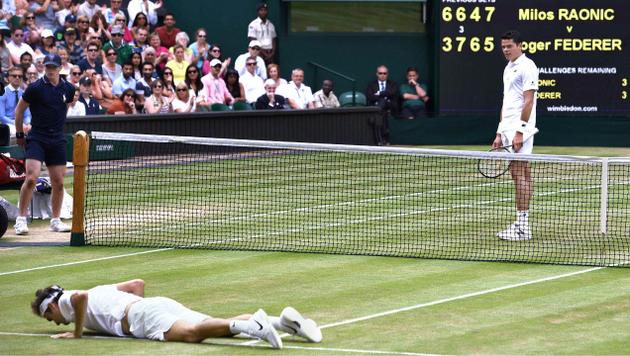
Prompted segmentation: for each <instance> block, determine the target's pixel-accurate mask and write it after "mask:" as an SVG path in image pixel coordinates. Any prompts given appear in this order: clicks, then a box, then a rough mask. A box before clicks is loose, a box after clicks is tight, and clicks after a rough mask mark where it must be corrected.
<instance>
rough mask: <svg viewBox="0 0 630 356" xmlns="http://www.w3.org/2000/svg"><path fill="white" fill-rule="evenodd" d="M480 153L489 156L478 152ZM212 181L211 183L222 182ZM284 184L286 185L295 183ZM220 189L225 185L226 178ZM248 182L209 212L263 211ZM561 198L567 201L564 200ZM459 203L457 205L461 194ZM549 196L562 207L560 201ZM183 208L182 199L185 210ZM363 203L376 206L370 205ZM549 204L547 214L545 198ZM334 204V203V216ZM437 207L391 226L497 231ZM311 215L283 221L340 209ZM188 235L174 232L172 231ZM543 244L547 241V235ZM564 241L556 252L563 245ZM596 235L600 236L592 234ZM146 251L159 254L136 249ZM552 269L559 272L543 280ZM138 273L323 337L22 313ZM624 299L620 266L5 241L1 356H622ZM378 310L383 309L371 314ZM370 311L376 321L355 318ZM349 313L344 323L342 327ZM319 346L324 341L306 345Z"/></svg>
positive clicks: (201, 304)
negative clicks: (45, 290)
mask: <svg viewBox="0 0 630 356" xmlns="http://www.w3.org/2000/svg"><path fill="white" fill-rule="evenodd" d="M449 148H452V147H449ZM467 148H471V147H467ZM478 149H480V150H483V149H485V147H484V148H482V147H478ZM549 150H550V151H546V149H545V148H541V147H537V148H536V152H538V153H557V152H558V151H564V153H566V154H571V155H602V156H622V155H624V154H623V152H627V150H626V149H617V150H616V149H606V150H595V149H590V148H584V149H574V148H571V149H562V148H555V147H554V148H549ZM595 152H596V153H595ZM340 164H341V163H340V162H335V164H334V165H333V163H331V166H335V165H336V166H337V168H339V167H342V168H345V167H344V166H343V165H341V166H340ZM287 169H288V168H287ZM236 171H237V172H238V173H239V174H241V175H249V176H252V175H255V173H259V174H261V175H262V173H264V172H263V171H262V170H261V168H260V167H257V168H256V169H254V170H251V171H250V172H249V173H248V172H244V171H243V170H236ZM153 173H155V172H153ZM352 177H353V178H352V179H348V185H349V186H351V187H353V191H354V193H355V195H356V197H361V198H363V199H367V198H370V197H374V196H377V197H378V196H379V194H380V193H381V192H382V191H379V189H383V187H384V185H385V183H386V180H381V179H375V180H370V179H367V178H365V175H362V174H361V170H359V171H358V172H356V174H355V175H353V176H352ZM323 178H326V179H323V180H322V181H321V182H325V181H326V180H329V179H331V178H335V179H337V180H339V179H340V176H335V174H330V175H328V176H327V177H323ZM377 178H378V177H377ZM278 179H280V180H281V179H282V175H278ZM474 179H476V178H472V176H471V177H468V178H466V180H465V182H467V183H470V182H476V180H474ZM408 180H409V181H410V182H411V183H410V186H408V187H406V188H405V192H406V193H410V192H411V193H413V192H416V191H417V190H416V189H417V188H421V184H419V183H413V182H415V181H414V180H411V179H408ZM208 181H210V179H209V177H208ZM180 182H181V181H180ZM213 182H214V183H213V184H219V180H213ZM340 182H342V183H343V181H340ZM150 184H151V183H149V185H150ZM225 184H227V181H226V182H225ZM575 184H578V185H577V187H584V186H588V185H589V184H590V183H589V182H582V183H578V182H576V183H575ZM580 184H581V185H580ZM279 186H282V187H290V186H291V184H289V183H287V184H286V185H283V184H280V185H279ZM163 188H164V187H163ZM197 188H198V189H199V190H198V191H197V192H196V194H206V193H207V192H206V191H205V190H204V189H206V188H204V187H203V186H199V187H197ZM222 188H227V185H223V186H222ZM438 188H440V187H439V186H433V189H434V190H435V189H438ZM442 188H443V187H442ZM157 189H158V187H157V186H156V187H155V190H153V188H151V187H149V188H148V189H147V190H148V191H149V192H152V193H149V194H146V195H137V196H135V195H134V196H133V197H134V198H136V203H137V204H138V205H140V206H143V208H144V209H145V210H146V209H148V208H150V207H151V204H150V203H151V202H155V201H156V199H157V197H159V196H158V195H156V194H155V192H156V191H157ZM248 189H250V192H251V193H250V194H254V195H253V196H251V197H247V199H245V197H246V196H245V195H243V197H244V198H243V199H244V203H242V204H236V205H233V206H230V205H229V204H226V205H224V206H221V208H220V209H219V208H217V207H218V205H216V204H217V202H216V201H215V205H214V206H213V209H210V211H212V212H213V213H217V212H218V213H221V214H223V215H226V216H234V215H230V214H238V213H241V214H251V213H253V212H256V211H259V210H258V209H261V207H262V208H264V206H265V205H264V204H256V201H257V200H256V199H255V198H256V197H255V194H256V192H258V193H260V194H263V195H264V194H267V192H268V191H269V190H270V189H273V185H271V186H270V185H267V186H265V185H264V184H263V185H261V184H260V183H259V182H256V183H255V184H251V185H250V186H248ZM293 189H304V187H302V188H300V186H299V185H298V186H296V187H294V188H293ZM537 189H541V190H540V192H550V191H551V190H552V189H554V186H553V185H552V184H546V185H545V184H541V185H540V186H539V188H537ZM162 190H167V191H170V192H171V193H172V197H174V198H177V199H179V200H181V201H182V202H186V200H187V199H189V198H191V197H187V196H186V194H185V193H184V192H183V191H181V190H177V189H176V187H175V186H168V188H167V189H162ZM238 191H239V190H238V189H235V190H234V192H238ZM490 191H491V192H492V190H490ZM234 192H233V193H234ZM305 192H306V193H309V194H306V193H305V198H306V199H305V201H308V202H309V203H311V204H312V203H316V204H319V203H321V201H327V200H329V199H328V198H330V199H332V200H333V201H334V199H335V197H334V196H332V197H330V196H327V195H326V194H325V193H321V192H319V193H318V191H314V190H312V189H311V190H310V191H309V190H308V189H305ZM107 194H108V196H107V197H106V198H104V199H102V202H101V203H102V204H103V206H106V205H107V204H108V203H114V202H116V201H117V200H120V201H121V202H122V201H123V200H122V199H118V198H119V196H118V195H112V194H115V193H111V192H109V193H107ZM580 194H581V195H577V196H575V197H574V198H573V200H572V201H571V203H572V204H573V205H574V206H581V208H580V209H583V210H586V211H588V210H590V209H592V206H594V205H596V203H595V202H594V201H593V200H592V196H591V193H590V192H589V191H588V190H584V191H581V193H580ZM560 196H561V197H562V198H563V199H571V195H566V196H562V195H560ZM214 198H216V199H218V202H221V200H220V199H221V196H220V195H215V196H214ZM432 198H434V196H433V197H432V196H429V197H425V198H422V199H421V198H418V199H416V200H410V201H407V202H406V203H408V204H410V205H413V204H416V203H418V202H422V203H426V204H428V203H431V200H432ZM460 198H461V197H460V196H459V195H455V194H454V195H452V196H450V199H451V202H457V201H458V200H457V199H460ZM544 198H545V196H541V197H539V198H538V199H544ZM143 201H144V203H143ZM463 201H465V200H461V201H459V202H460V203H461V202H463ZM555 201H556V202H559V200H558V199H556V200H555ZM143 204H145V205H143ZM291 204H292V202H291V200H290V199H288V198H287V197H286V196H284V195H282V194H281V195H279V196H278V197H277V199H276V200H275V201H274V202H273V204H271V206H272V207H278V206H283V207H285V208H287V207H288V208H289V209H290V208H291V206H292V205H291ZM580 204H582V205H580ZM617 204H619V206H618V207H617V209H618V210H616V211H615V213H616V214H617V215H618V216H619V217H620V218H622V219H626V217H627V216H628V214H627V210H625V209H627V201H626V200H623V199H621V200H619V201H618V202H617ZM376 205H379V203H376ZM185 206H187V205H186V204H182V205H181V207H185ZM371 207H372V208H374V207H375V205H371ZM378 208H379V209H381V210H380V211H385V212H391V210H388V209H391V207H389V208H388V205H387V204H383V203H380V206H378ZM103 209H104V207H103ZM548 209H555V208H554V207H553V206H551V205H549V207H548ZM393 210H394V211H396V209H393ZM503 210H505V211H506V212H507V211H511V210H512V205H511V203H510V202H509V201H507V202H504V203H501V204H496V205H495V204H489V205H487V206H486V209H480V210H479V214H489V215H492V214H494V215H497V214H503V213H501V212H502V211H503ZM356 211H361V210H356ZM356 211H355V212H356ZM576 211H578V210H576ZM337 212H339V211H335V213H337ZM363 212H364V213H365V212H367V210H363ZM146 213H147V214H149V215H148V216H147V220H149V221H151V220H156V216H155V208H154V210H146ZM171 213H172V211H171ZM137 214H139V213H137ZM151 214H153V215H154V216H151ZM440 214H441V213H439V212H435V214H434V215H432V219H429V220H427V219H426V217H423V218H422V219H421V218H418V219H410V218H405V217H402V218H400V219H399V220H398V221H396V222H395V225H393V226H396V227H397V228H399V227H406V228H407V229H408V230H406V231H408V232H410V233H411V232H412V231H414V230H416V229H417V230H420V231H423V230H422V229H425V230H427V229H428V230H430V229H434V228H435V227H436V226H438V227H441V228H443V229H444V230H445V234H448V233H449V231H448V228H447V227H448V226H449V223H450V222H452V221H459V222H461V223H463V224H467V225H468V226H474V227H475V228H479V229H488V231H494V230H491V229H490V228H491V227H492V228H494V224H493V223H488V224H486V225H484V224H479V223H478V219H476V217H475V216H468V217H467V216H464V215H462V216H459V220H453V219H455V218H456V217H457V215H452V214H444V213H442V214H441V215H440ZM165 216H168V215H165ZM181 216H183V215H178V218H179V219H182V218H181ZM317 216H318V215H317V214H314V213H313V214H311V215H309V217H308V218H306V219H304V218H302V219H301V220H292V221H288V223H290V224H293V225H291V226H292V227H296V228H297V229H299V228H300V227H303V225H305V224H306V225H309V226H311V225H312V226H315V225H316V224H317V223H326V222H330V221H338V220H335V219H336V218H335V216H334V214H333V215H331V216H327V217H325V218H326V219H328V220H322V221H312V219H315V218H316V217H317ZM477 216H482V215H477ZM224 217H225V216H224ZM449 219H451V220H450V221H449ZM394 220H395V219H394ZM207 222H208V221H207V219H206V220H203V219H202V220H200V221H198V223H199V224H202V223H207ZM268 222H270V223H271V222H273V223H274V224H276V223H278V220H273V219H272V220H268ZM537 223H538V224H539V226H540V227H542V228H544V230H543V229H541V230H539V231H540V232H541V233H545V234H549V233H550V232H549V231H547V230H550V231H553V230H554V229H563V228H564V225H566V224H571V223H574V222H573V221H572V220H570V219H569V218H567V220H565V221H563V222H562V223H559V224H555V225H554V224H551V223H545V222H544V221H542V220H538V222H537ZM436 224H437V225H436ZM471 224H472V225H471ZM271 226H274V225H271ZM265 227H267V225H265V224H258V223H256V222H252V221H248V222H244V221H241V222H240V223H234V224H232V228H231V230H230V229H229V228H225V227H224V228H223V229H224V230H222V233H225V234H228V233H232V234H238V233H241V234H242V233H243V232H244V231H245V232H247V233H252V234H255V233H259V231H258V232H257V230H259V229H260V228H265ZM379 228H380V227H379V225H378V224H373V225H371V226H368V227H366V228H365V229H363V230H362V229H360V228H356V227H351V226H340V227H338V228H334V227H328V228H326V229H317V228H314V229H312V230H311V232H310V233H309V234H305V233H303V232H299V231H296V232H294V235H295V234H301V236H300V238H301V239H303V240H301V241H303V242H304V241H310V242H311V243H315V242H316V241H317V237H318V236H329V235H330V236H332V235H333V234H336V235H338V236H339V235H341V236H345V235H344V234H346V235H348V234H349V235H352V234H354V235H357V234H360V233H362V232H365V231H369V230H370V229H379ZM428 230H427V231H428ZM193 231H194V230H182V231H181V233H180V235H185V234H189V233H192V232H193ZM305 231H306V230H305ZM382 231H383V232H384V233H385V234H384V235H383V236H382V237H381V238H382V239H381V240H378V239H376V240H374V239H372V240H369V239H367V240H364V242H366V243H367V245H366V246H367V247H374V248H378V249H380V251H381V252H383V247H384V246H385V245H379V244H378V243H381V242H382V243H388V244H390V245H391V244H392V243H393V241H392V240H387V238H388V236H389V235H387V233H388V231H387V230H382ZM289 235H290V234H287V236H286V237H287V239H285V242H288V241H291V240H290V239H288V238H295V237H296V236H289ZM546 238H547V239H549V235H546ZM25 239H27V237H26V238H25ZM175 240H177V239H175ZM541 240H542V239H539V241H541ZM293 241H295V240H293ZM436 241H437V240H436ZM449 241H450V243H452V245H451V246H458V247H459V248H462V249H464V250H468V251H470V250H471V249H473V250H474V249H476V251H483V250H484V248H485V249H487V248H488V247H494V248H497V245H496V244H495V240H494V239H492V240H487V241H486V240H484V239H478V240H473V241H472V242H471V241H470V239H455V238H451V239H450V240H449ZM491 241H492V243H491ZM442 242H444V241H442ZM484 243H485V244H484ZM549 243H556V245H553V244H552V245H550V246H549V245H544V244H543V243H542V242H541V244H540V245H538V246H539V247H540V248H541V249H540V250H539V251H541V252H544V251H554V249H557V251H560V252H561V251H565V253H567V254H569V255H572V254H573V255H574V254H577V253H578V252H579V250H578V249H577V248H586V249H587V250H588V249H590V248H591V247H592V246H591V247H588V246H587V247H584V246H582V245H579V244H575V245H572V244H573V243H574V241H571V240H564V241H561V240H559V239H557V240H553V239H551V242H550V241H549V240H547V244H549ZM562 243H563V244H564V246H565V249H564V250H562V249H560V248H559V246H562V245H561V244H562ZM592 243H594V244H597V242H596V241H595V242H592ZM531 244H534V242H532V243H531ZM322 246H323V245H322ZM501 246H502V247H503V248H504V249H507V250H509V251H512V252H518V251H522V250H521V248H522V247H523V246H521V245H519V244H516V245H515V244H503V245H501ZM232 247H234V246H232ZM291 247H295V246H291ZM398 247H401V246H398ZM530 247H532V245H530ZM600 247H601V246H600ZM143 251H153V252H151V253H147V254H137V253H139V252H143ZM132 254H133V255H132ZM541 256H542V255H541ZM543 257H544V256H543ZM556 257H557V256H556ZM69 263H73V264H69ZM22 270H27V271H22ZM17 271H22V272H17ZM580 272H584V273H580ZM569 274H573V275H569ZM549 277H558V278H557V279H553V278H552V279H549V280H542V279H545V278H549ZM133 278H142V279H144V280H145V281H146V283H147V286H146V295H147V296H157V295H160V296H167V297H171V298H174V299H176V300H178V301H180V302H182V303H183V304H185V305H187V306H189V307H191V308H192V309H194V310H198V311H201V312H204V313H207V314H210V315H212V316H217V317H229V316H233V315H237V314H241V313H252V312H254V311H256V310H257V309H258V308H264V309H265V310H266V311H267V312H268V313H269V314H270V315H277V314H278V313H279V312H280V311H281V310H282V308H283V307H284V306H286V305H291V306H293V307H296V308H297V309H298V310H300V311H302V312H303V313H304V314H305V315H307V316H308V317H311V318H313V319H315V320H316V321H317V322H318V323H319V325H320V326H322V327H323V329H322V331H323V335H324V340H323V342H322V343H321V344H309V343H305V342H302V341H301V340H299V339H297V338H292V337H287V338H285V339H284V342H285V346H286V347H287V348H286V349H284V350H279V351H278V350H270V349H268V348H267V347H266V345H265V344H264V343H259V344H258V346H261V347H256V348H253V347H248V346H243V345H242V343H243V342H244V341H246V340H243V339H237V338H234V339H230V338H224V339H209V340H206V341H205V342H204V343H203V344H184V343H160V342H152V341H145V340H133V339H126V340H123V339H119V338H95V337H94V334H93V333H90V332H87V333H86V337H85V338H84V339H82V340H53V339H51V338H49V337H48V336H50V335H53V334H55V333H60V332H64V331H70V330H72V327H71V326H56V325H54V324H53V323H49V322H47V321H45V320H44V319H41V318H39V317H37V316H35V315H33V314H32V313H31V311H30V306H29V305H30V301H31V300H32V299H33V295H34V291H35V290H36V289H38V288H42V287H45V286H47V285H50V284H53V283H59V284H60V285H62V286H63V287H65V288H68V289H87V288H90V287H92V286H95V285H98V284H107V283H116V282H120V281H124V280H129V279H133ZM528 282H531V284H528ZM628 293H630V274H629V273H628V269H626V268H601V269H596V268H590V267H581V266H563V265H545V264H519V263H499V262H463V261H448V260H434V259H418V258H393V257H370V256H347V255H330V254H312V253H286V252H250V251H214V250H205V249H180V250H162V251H156V250H155V249H141V248H129V247H99V246H86V247H80V248H79V247H21V248H14V249H6V250H2V249H0V300H2V301H3V304H2V308H0V321H1V323H0V354H2V355H10V354H22V355H26V354H28V355H40V354H41V355H43V354H82V355H83V354H120V355H122V354H124V355H129V354H178V355H179V354H209V353H211V354H221V355H224V354H229V355H252V354H274V355H284V354H286V355H348V354H352V355H355V354H369V353H370V352H375V351H379V352H383V353H388V354H396V353H432V354H506V355H508V354H509V355H513V354H519V355H520V354H523V355H539V354H579V355H586V354H589V355H590V354H597V355H611V354H623V353H626V352H627V351H626V350H628V349H630V340H629V339H628V337H627V335H628V334H630V324H629V323H628V320H629V319H630V302H628V298H627V295H628ZM414 306H415V307H414ZM409 307H413V308H409ZM403 308H408V309H403ZM387 312H389V313H387ZM381 313H384V314H383V315H381V316H376V315H378V314H381ZM367 316H372V318H370V319H368V320H362V321H352V320H353V319H355V318H361V317H367ZM344 321H346V323H343V324H342V325H337V324H338V323H340V322H344ZM335 325H336V326H335ZM8 333H15V334H13V335H10V334H8ZM314 347H319V348H320V349H313V348H314ZM341 350H346V351H341Z"/></svg>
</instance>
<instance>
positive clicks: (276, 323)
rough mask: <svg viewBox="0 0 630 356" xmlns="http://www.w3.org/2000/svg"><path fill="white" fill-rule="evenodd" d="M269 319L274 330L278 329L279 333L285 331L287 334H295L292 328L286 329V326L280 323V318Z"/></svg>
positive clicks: (272, 317) (270, 317) (271, 317)
mask: <svg viewBox="0 0 630 356" xmlns="http://www.w3.org/2000/svg"><path fill="white" fill-rule="evenodd" d="M268 318H269V322H271V325H272V326H273V328H274V329H276V330H277V331H284V332H285V333H287V334H291V335H293V334H295V331H294V330H291V329H290V328H287V327H285V326H284V325H282V323H281V322H280V317H278V316H268Z"/></svg>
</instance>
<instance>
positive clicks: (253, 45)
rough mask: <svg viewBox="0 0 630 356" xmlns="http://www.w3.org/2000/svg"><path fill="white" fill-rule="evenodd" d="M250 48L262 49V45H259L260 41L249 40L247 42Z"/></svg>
mask: <svg viewBox="0 0 630 356" xmlns="http://www.w3.org/2000/svg"><path fill="white" fill-rule="evenodd" d="M252 47H262V43H260V41H258V40H251V41H249V48H252Z"/></svg>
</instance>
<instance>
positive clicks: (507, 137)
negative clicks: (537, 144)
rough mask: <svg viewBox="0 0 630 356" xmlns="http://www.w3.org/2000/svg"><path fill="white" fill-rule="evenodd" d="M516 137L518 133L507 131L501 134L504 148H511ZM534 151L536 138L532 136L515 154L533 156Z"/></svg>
mask: <svg viewBox="0 0 630 356" xmlns="http://www.w3.org/2000/svg"><path fill="white" fill-rule="evenodd" d="M515 135H516V131H506V132H503V133H501V142H502V144H503V146H511V145H512V140H513V139H514V136H515ZM533 151H534V136H533V135H532V136H530V137H529V138H528V139H527V140H525V142H523V147H521V149H520V150H518V151H517V152H515V153H523V154H532V152H533Z"/></svg>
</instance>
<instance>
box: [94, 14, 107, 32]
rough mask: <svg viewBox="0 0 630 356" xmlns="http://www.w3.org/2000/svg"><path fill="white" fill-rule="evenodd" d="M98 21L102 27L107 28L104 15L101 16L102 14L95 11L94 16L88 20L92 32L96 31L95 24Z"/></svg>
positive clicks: (96, 24)
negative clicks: (99, 20)
mask: <svg viewBox="0 0 630 356" xmlns="http://www.w3.org/2000/svg"><path fill="white" fill-rule="evenodd" d="M98 19H101V22H102V23H103V26H107V19H106V18H105V15H103V13H102V12H100V11H97V12H95V13H94V16H92V18H91V19H90V27H91V28H92V29H93V30H94V31H98V23H97V22H96V21H97V20H98Z"/></svg>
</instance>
